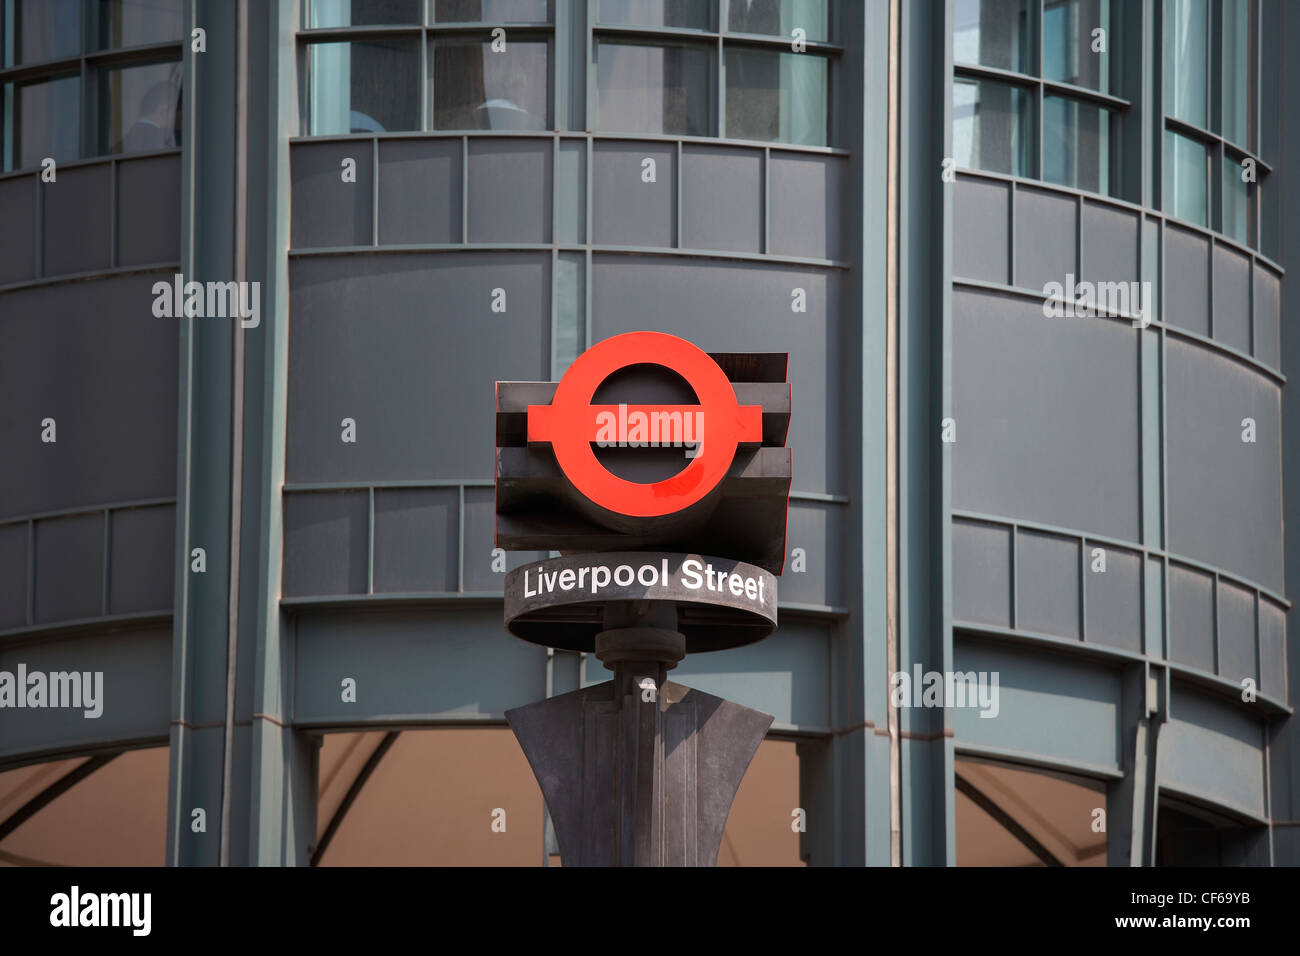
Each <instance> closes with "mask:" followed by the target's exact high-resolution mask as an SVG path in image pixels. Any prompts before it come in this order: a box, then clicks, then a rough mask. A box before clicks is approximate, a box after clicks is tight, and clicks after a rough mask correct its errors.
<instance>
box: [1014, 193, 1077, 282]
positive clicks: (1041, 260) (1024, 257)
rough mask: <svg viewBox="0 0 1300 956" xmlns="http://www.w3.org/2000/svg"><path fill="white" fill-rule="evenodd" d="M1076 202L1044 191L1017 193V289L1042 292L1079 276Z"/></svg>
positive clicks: (1070, 197) (1069, 197)
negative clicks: (1069, 276) (1049, 284)
mask: <svg viewBox="0 0 1300 956" xmlns="http://www.w3.org/2000/svg"><path fill="white" fill-rule="evenodd" d="M1075 213H1076V209H1075V200H1074V198H1073V197H1072V196H1063V195H1061V194H1059V193H1050V192H1046V191H1045V190H1041V189H1026V188H1023V187H1021V188H1017V189H1016V283H1015V284H1016V285H1017V286H1019V287H1021V288H1023V289H1041V288H1043V287H1044V286H1045V285H1047V283H1049V282H1059V283H1062V284H1064V282H1065V277H1066V275H1067V274H1069V275H1075V276H1077V275H1078V272H1079V270H1078V267H1077V263H1078V242H1077V241H1076V236H1075Z"/></svg>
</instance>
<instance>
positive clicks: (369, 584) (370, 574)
mask: <svg viewBox="0 0 1300 956" xmlns="http://www.w3.org/2000/svg"><path fill="white" fill-rule="evenodd" d="M367 493H368V498H369V510H368V519H367V521H366V593H367V594H374V593H375V486H374V485H371V486H370V487H369V488H368V489H367Z"/></svg>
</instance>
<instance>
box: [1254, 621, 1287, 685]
mask: <svg viewBox="0 0 1300 956" xmlns="http://www.w3.org/2000/svg"><path fill="white" fill-rule="evenodd" d="M1259 688H1260V690H1262V691H1263V692H1264V693H1266V694H1269V695H1271V696H1273V697H1277V698H1279V699H1281V700H1286V699H1287V697H1288V694H1287V686H1286V611H1284V610H1283V609H1282V608H1281V607H1279V606H1278V605H1276V604H1274V603H1273V602H1272V601H1270V600H1268V599H1267V598H1261V599H1260V602H1259Z"/></svg>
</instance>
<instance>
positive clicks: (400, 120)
mask: <svg viewBox="0 0 1300 956" xmlns="http://www.w3.org/2000/svg"><path fill="white" fill-rule="evenodd" d="M307 50H308V54H307V68H308V94H309V95H308V100H309V105H308V109H309V115H310V119H309V124H308V134H309V135H311V136H329V135H332V134H333V135H337V134H340V133H382V132H386V131H390V130H413V129H419V128H420V76H419V74H420V50H419V41H418V40H416V39H414V38H411V39H393V40H366V41H364V42H362V41H357V42H353V43H313V44H312V45H311V46H309V47H308V48H307Z"/></svg>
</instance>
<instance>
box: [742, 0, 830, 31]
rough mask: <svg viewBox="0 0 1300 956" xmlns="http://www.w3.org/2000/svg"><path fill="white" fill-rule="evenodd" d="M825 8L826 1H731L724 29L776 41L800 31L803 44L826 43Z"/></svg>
mask: <svg viewBox="0 0 1300 956" xmlns="http://www.w3.org/2000/svg"><path fill="white" fill-rule="evenodd" d="M828 6H829V4H828V3H827V0H731V3H730V4H729V5H728V7H727V29H728V30H730V31H731V32H732V33H761V34H763V35H765V36H778V37H788V36H790V35H791V33H792V31H794V30H796V29H801V30H803V31H804V37H803V38H804V39H805V40H829V39H830V38H831V36H830V16H829V12H828Z"/></svg>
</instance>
